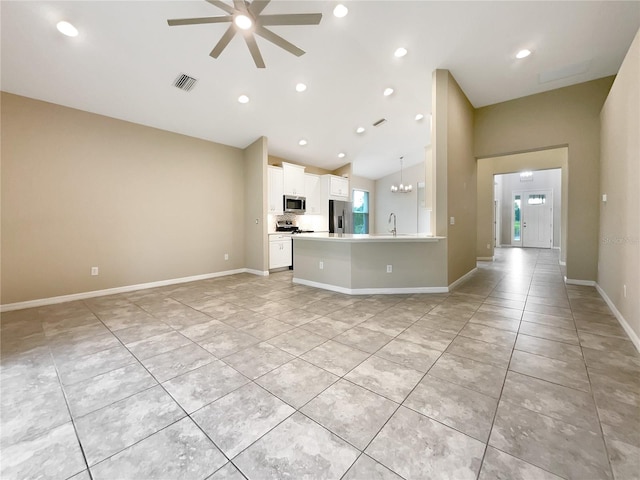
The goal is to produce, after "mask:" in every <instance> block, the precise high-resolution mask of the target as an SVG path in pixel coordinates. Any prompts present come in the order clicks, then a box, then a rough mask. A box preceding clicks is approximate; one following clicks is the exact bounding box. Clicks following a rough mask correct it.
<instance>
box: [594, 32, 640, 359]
mask: <svg viewBox="0 0 640 480" xmlns="http://www.w3.org/2000/svg"><path fill="white" fill-rule="evenodd" d="M600 120H601V130H600V134H601V146H600V186H599V187H600V188H599V193H600V194H606V195H607V202H606V203H604V202H602V201H600V202H599V210H600V250H599V255H598V267H599V270H598V285H599V287H600V288H601V290H602V291H603V292H604V293H605V294H606V296H607V297H608V298H609V300H610V301H611V302H612V303H613V304H614V305H615V308H616V309H617V310H618V312H619V313H620V315H622V317H624V319H625V321H626V322H627V323H628V325H629V326H630V327H631V329H632V330H633V332H634V333H635V335H636V338H635V340H636V347H638V348H640V346H639V343H638V337H640V295H639V294H638V293H639V292H640V278H639V277H640V227H639V226H638V218H640V194H639V193H638V186H639V184H640V167H639V165H640V134H639V133H638V132H640V32H639V33H638V34H636V37H635V40H634V41H633V43H632V44H631V48H630V49H629V51H628V52H627V55H626V57H625V59H624V61H623V63H622V66H621V67H620V71H619V72H618V75H617V77H616V79H615V82H614V83H613V86H612V87H611V92H610V93H609V96H608V97H607V100H606V101H605V103H604V107H603V108H602V112H601V113H600ZM625 285H626V290H627V294H626V296H625V295H624V286H625Z"/></svg>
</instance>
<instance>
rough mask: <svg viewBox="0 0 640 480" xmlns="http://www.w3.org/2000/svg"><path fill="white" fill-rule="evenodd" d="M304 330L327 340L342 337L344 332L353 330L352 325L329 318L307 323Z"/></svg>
mask: <svg viewBox="0 0 640 480" xmlns="http://www.w3.org/2000/svg"><path fill="white" fill-rule="evenodd" d="M302 328H304V329H305V330H308V331H309V332H311V333H314V334H316V335H320V336H322V337H325V338H333V337H335V336H336V335H340V334H341V333H342V332H346V331H347V330H349V329H350V328H351V325H350V324H348V323H344V322H341V321H340V320H334V319H332V318H328V317H320V318H317V319H316V320H312V321H310V322H308V323H305V324H304V325H303V326H302Z"/></svg>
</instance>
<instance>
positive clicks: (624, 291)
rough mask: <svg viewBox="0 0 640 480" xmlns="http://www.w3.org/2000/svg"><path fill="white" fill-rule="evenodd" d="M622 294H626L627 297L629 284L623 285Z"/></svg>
mask: <svg viewBox="0 0 640 480" xmlns="http://www.w3.org/2000/svg"><path fill="white" fill-rule="evenodd" d="M622 295H623V296H624V298H627V286H626V285H622Z"/></svg>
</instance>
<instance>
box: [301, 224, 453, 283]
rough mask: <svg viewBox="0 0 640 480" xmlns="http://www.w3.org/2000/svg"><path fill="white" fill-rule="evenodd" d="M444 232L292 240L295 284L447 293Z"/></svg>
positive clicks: (313, 236)
mask: <svg viewBox="0 0 640 480" xmlns="http://www.w3.org/2000/svg"><path fill="white" fill-rule="evenodd" d="M444 240H445V237H434V236H429V235H420V234H418V235H397V236H394V235H391V234H384V235H375V234H373V235H357V234H331V233H312V234H303V235H297V236H296V237H295V238H294V241H293V256H294V264H295V266H294V273H293V283H298V284H301V285H309V286H312V287H317V288H324V289H326V290H332V291H335V292H340V293H346V294H349V295H363V294H394V293H396V294H397V293H441V292H447V291H448V289H447V250H446V242H445V241H444Z"/></svg>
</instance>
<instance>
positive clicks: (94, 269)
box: [91, 267, 99, 277]
mask: <svg viewBox="0 0 640 480" xmlns="http://www.w3.org/2000/svg"><path fill="white" fill-rule="evenodd" d="M98 274H99V271H98V267H91V276H92V277H95V276H96V275H98Z"/></svg>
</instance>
